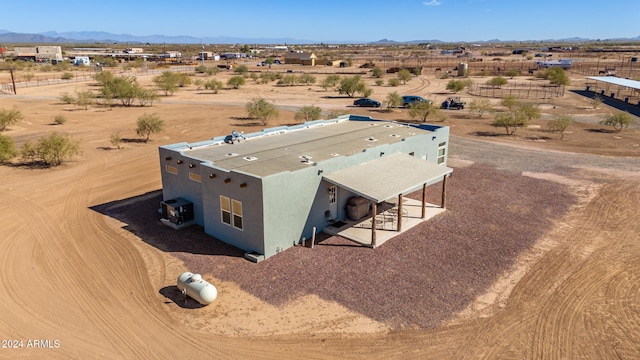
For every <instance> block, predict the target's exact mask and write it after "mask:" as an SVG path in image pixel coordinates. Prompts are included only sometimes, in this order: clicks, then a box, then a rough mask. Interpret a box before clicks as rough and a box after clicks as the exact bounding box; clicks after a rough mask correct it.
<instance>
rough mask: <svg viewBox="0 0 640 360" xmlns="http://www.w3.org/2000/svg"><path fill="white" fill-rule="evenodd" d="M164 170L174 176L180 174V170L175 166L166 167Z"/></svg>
mask: <svg viewBox="0 0 640 360" xmlns="http://www.w3.org/2000/svg"><path fill="white" fill-rule="evenodd" d="M164 169H165V170H166V171H167V172H168V173H170V174H173V175H177V174H178V169H177V168H176V167H174V166H170V165H165V166H164Z"/></svg>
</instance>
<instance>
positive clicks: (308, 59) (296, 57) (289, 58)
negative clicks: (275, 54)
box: [284, 52, 317, 66]
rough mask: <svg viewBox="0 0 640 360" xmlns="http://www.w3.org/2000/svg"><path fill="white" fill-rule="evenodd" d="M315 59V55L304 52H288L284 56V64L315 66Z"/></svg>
mask: <svg viewBox="0 0 640 360" xmlns="http://www.w3.org/2000/svg"><path fill="white" fill-rule="evenodd" d="M316 59H317V56H316V54H314V53H305V52H288V53H287V54H286V55H285V56H284V62H285V63H286V64H299V65H308V66H316Z"/></svg>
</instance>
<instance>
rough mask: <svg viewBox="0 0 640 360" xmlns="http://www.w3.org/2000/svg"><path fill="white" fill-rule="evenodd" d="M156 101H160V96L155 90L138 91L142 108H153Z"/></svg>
mask: <svg viewBox="0 0 640 360" xmlns="http://www.w3.org/2000/svg"><path fill="white" fill-rule="evenodd" d="M154 101H160V95H158V92H157V91H156V90H154V89H140V90H139V91H138V103H140V106H146V105H147V104H149V106H153V102H154Z"/></svg>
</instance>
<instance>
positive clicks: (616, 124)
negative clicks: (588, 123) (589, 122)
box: [600, 112, 635, 131]
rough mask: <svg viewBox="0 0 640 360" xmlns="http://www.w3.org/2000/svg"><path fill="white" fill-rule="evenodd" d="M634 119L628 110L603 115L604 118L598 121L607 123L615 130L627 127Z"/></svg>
mask: <svg viewBox="0 0 640 360" xmlns="http://www.w3.org/2000/svg"><path fill="white" fill-rule="evenodd" d="M634 122H635V120H634V119H633V117H632V116H631V115H630V114H629V113H628V112H617V113H615V114H608V115H605V117H604V119H603V120H602V121H600V123H601V124H603V125H608V126H611V127H613V128H614V129H616V130H617V131H622V129H624V128H626V127H629V125H631V124H633V123H634Z"/></svg>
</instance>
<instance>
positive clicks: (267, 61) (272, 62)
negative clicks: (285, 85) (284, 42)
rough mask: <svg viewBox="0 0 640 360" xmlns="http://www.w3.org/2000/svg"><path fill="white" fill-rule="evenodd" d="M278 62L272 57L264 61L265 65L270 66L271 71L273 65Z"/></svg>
mask: <svg viewBox="0 0 640 360" xmlns="http://www.w3.org/2000/svg"><path fill="white" fill-rule="evenodd" d="M275 62H276V60H275V59H274V58H272V57H268V58H266V59H265V60H264V63H265V64H267V65H269V69H271V65H273V64H274V63H275Z"/></svg>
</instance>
